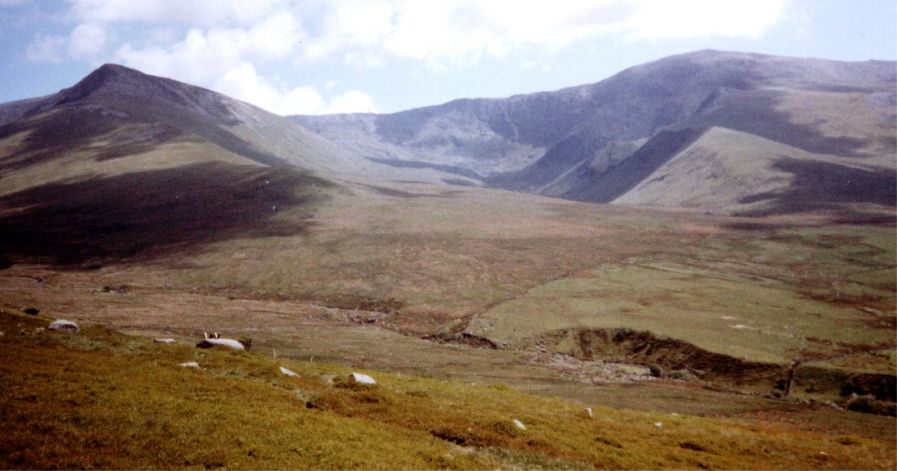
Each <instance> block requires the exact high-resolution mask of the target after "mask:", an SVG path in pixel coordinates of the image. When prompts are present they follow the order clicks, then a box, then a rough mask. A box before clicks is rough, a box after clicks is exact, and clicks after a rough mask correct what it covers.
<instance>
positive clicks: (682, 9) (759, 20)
mask: <svg viewBox="0 0 897 471" xmlns="http://www.w3.org/2000/svg"><path fill="white" fill-rule="evenodd" d="M787 3H788V2H786V1H782V0H751V1H750V2H723V1H719V0H677V1H675V2H671V1H668V0H643V1H642V2H639V3H638V11H637V13H636V14H635V15H633V17H632V18H631V19H630V20H629V22H627V29H629V31H628V35H629V37H630V38H633V39H686V38H703V37H712V36H718V37H742V38H759V37H760V36H762V35H763V33H765V32H766V31H767V30H768V29H769V28H771V27H772V26H774V25H776V24H777V23H778V22H779V21H780V20H782V18H783V17H784V14H785V7H786V6H787Z"/></svg>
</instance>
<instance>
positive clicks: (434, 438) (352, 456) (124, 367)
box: [0, 311, 894, 469]
mask: <svg viewBox="0 0 897 471" xmlns="http://www.w3.org/2000/svg"><path fill="white" fill-rule="evenodd" d="M47 321H48V320H47V319H44V318H40V317H26V316H24V315H22V314H16V313H10V312H8V311H6V312H3V313H0V326H2V327H0V328H2V330H3V331H4V332H5V333H6V332H8V333H7V334H6V335H4V336H3V337H0V344H2V346H3V348H2V349H0V352H2V353H0V356H2V357H3V361H2V362H0V371H2V375H3V377H4V378H5V384H4V388H3V389H2V392H0V403H2V404H4V407H2V408H0V411H2V412H0V422H2V425H3V430H4V434H3V436H2V438H0V447H2V449H3V453H2V454H0V462H2V466H3V467H4V468H9V469H19V468H27V469H31V468H42V467H49V468H148V467H153V468H154V467H161V468H169V469H173V468H194V467H207V468H211V467H227V468H254V469H256V468H300V469H322V468H326V469H332V468H338V469H347V468H366V469H409V468H414V469H419V468H427V469H432V468H450V469H482V468H496V467H497V468H514V469H516V468H520V467H524V468H534V467H545V468H551V469H567V468H576V469H583V468H707V467H721V468H739V469H753V468H756V469H778V468H785V469H794V468H832V469H850V468H863V469H871V468H882V469H889V468H893V466H894V454H893V449H892V448H891V446H892V445H890V444H887V443H884V442H880V441H877V440H874V439H868V438H860V437H857V436H844V435H841V436H831V435H821V434H814V433H808V432H802V431H798V430H796V429H792V428H789V427H787V426H781V425H779V426H773V425H753V426H751V425H746V424H743V423H737V422H731V421H725V420H719V419H707V418H698V417H689V416H671V415H666V414H649V413H638V412H628V411H617V410H613V409H607V408H602V407H594V408H593V410H592V413H593V414H592V415H593V416H592V417H589V415H588V414H587V413H586V411H585V410H584V405H581V404H573V403H570V402H565V401H562V400H556V399H555V400H553V399H545V398H538V397H534V396H529V395H525V394H522V393H518V392H516V391H514V390H512V389H510V388H507V387H502V386H493V387H483V386H469V385H465V384H459V383H451V382H440V381H434V380H427V379H421V378H416V377H413V376H400V375H391V374H386V373H379V372H370V371H369V372H368V373H370V374H372V375H373V376H375V377H376V379H377V380H378V383H377V384H376V385H374V386H362V385H353V384H350V383H348V382H347V381H346V379H345V378H346V376H347V375H348V373H349V370H346V369H344V368H339V367H332V366H328V365H322V364H318V363H300V362H294V361H288V360H280V361H275V360H272V359H270V358H269V357H267V356H263V355H261V354H252V353H246V352H224V351H201V350H197V349H195V348H193V347H192V346H189V345H159V344H153V343H152V340H151V339H148V338H140V337H129V336H123V335H120V334H115V333H112V332H110V331H108V330H105V329H103V328H100V327H90V326H87V327H86V329H84V330H83V331H82V332H81V333H78V334H63V333H56V332H52V331H47V330H44V329H43V327H45V326H46V324H47ZM189 361H195V362H197V364H198V365H199V368H197V369H192V368H184V367H181V366H179V365H180V364H181V363H185V362H189ZM280 366H284V367H287V368H289V369H291V370H293V371H294V372H296V373H298V375H299V376H298V377H293V378H290V377H286V376H283V375H282V374H281V373H280V371H279V369H278V368H279V367H280ZM514 420H518V421H519V422H520V423H521V424H522V425H523V426H524V427H525V429H521V428H518V427H517V426H515V425H514V423H513V421H514Z"/></svg>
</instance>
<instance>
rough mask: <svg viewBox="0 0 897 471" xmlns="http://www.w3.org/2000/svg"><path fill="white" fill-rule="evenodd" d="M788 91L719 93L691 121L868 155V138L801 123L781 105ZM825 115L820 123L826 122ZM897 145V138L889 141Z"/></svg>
mask: <svg viewBox="0 0 897 471" xmlns="http://www.w3.org/2000/svg"><path fill="white" fill-rule="evenodd" d="M784 99H785V93H784V92H781V91H771V90H763V91H754V92H739V93H732V94H725V93H719V92H717V93H715V94H713V95H711V97H709V98H708V100H711V101H712V104H704V105H702V107H703V108H707V109H706V110H702V111H701V112H699V113H698V114H696V115H695V116H694V117H692V118H691V119H689V120H688V121H687V122H688V123H689V124H691V125H693V123H699V124H701V125H703V126H707V127H710V126H718V127H725V128H730V129H735V130H738V131H742V132H747V133H751V134H756V135H758V136H761V137H763V138H766V139H770V140H773V141H777V142H781V143H784V144H787V145H789V146H792V147H796V148H798V149H802V150H804V151H806V152H812V153H817V154H833V155H842V156H846V157H859V156H862V155H864V154H863V153H861V152H860V151H861V149H863V148H864V147H866V146H867V145H868V144H869V141H868V140H865V139H857V138H850V137H843V136H842V137H833V136H827V135H826V134H824V133H823V132H822V131H821V130H820V129H819V127H818V125H816V124H798V123H795V122H794V116H793V113H790V112H788V111H787V109H785V110H783V109H782V107H781V105H782V102H783V101H784ZM825 120H826V117H825V116H824V115H821V116H819V118H818V123H819V124H821V123H823V122H825ZM888 145H890V146H891V147H897V140H895V141H893V142H889V143H888Z"/></svg>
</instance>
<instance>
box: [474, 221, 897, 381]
mask: <svg viewBox="0 0 897 471" xmlns="http://www.w3.org/2000/svg"><path fill="white" fill-rule="evenodd" d="M893 241H894V237H893V234H892V231H891V230H889V229H885V228H854V227H833V228H825V229H821V228H805V229H799V230H784V231H781V232H780V233H776V232H772V233H764V234H758V235H754V236H752V237H750V238H748V237H745V236H744V235H741V234H727V235H725V236H722V237H708V238H706V239H704V240H703V241H701V243H700V244H696V246H695V247H694V248H693V249H692V250H691V253H675V252H672V251H669V252H665V253H664V252H660V253H655V254H652V255H651V256H640V257H633V258H630V259H628V260H626V261H625V262H624V263H614V264H605V265H602V266H599V267H598V268H595V269H593V270H589V271H584V272H580V273H578V274H577V275H576V276H571V277H565V278H562V279H559V280H554V281H550V282H548V283H546V284H543V285H540V286H537V287H534V288H532V289H531V290H529V291H528V292H527V293H526V295H524V296H521V297H518V298H515V299H511V300H509V301H506V302H503V303H500V304H498V305H496V306H494V307H492V308H491V309H489V310H488V311H486V312H485V313H483V314H482V315H480V316H478V317H477V318H476V319H475V320H474V322H473V323H472V325H471V331H472V332H473V333H476V334H478V335H483V336H487V337H489V338H492V339H495V340H498V341H501V342H504V343H506V344H512V345H517V344H522V343H525V341H526V340H527V339H531V338H534V337H536V336H538V335H540V334H543V333H545V332H550V331H552V330H555V329H560V328H615V327H627V328H632V329H638V330H649V331H652V332H654V333H657V334H660V335H665V336H669V337H673V338H677V339H681V340H685V341H688V342H691V343H693V344H695V345H697V346H699V347H701V348H704V349H706V350H710V351H713V352H718V353H723V354H727V355H730V356H733V357H736V358H743V359H747V360H752V361H762V362H770V363H780V364H787V363H788V362H790V361H792V360H798V359H799V360H804V359H809V358H817V357H826V356H830V355H835V354H838V353H844V349H847V351H862V350H864V349H868V350H869V351H870V352H877V353H874V354H868V355H862V354H861V355H858V356H859V357H861V358H863V360H862V361H853V362H850V361H848V360H844V359H842V360H839V362H840V364H841V365H847V366H848V369H853V370H856V371H873V372H883V373H892V372H893V371H894V370H895V368H897V365H895V363H894V361H893V356H892V355H881V354H880V351H882V350H884V351H887V350H888V348H885V347H886V346H887V347H890V348H891V349H892V348H893V345H894V328H893V323H892V322H889V321H888V318H891V319H893V317H894V315H895V314H894V312H893V310H892V309H893V304H894V293H895V288H894V252H893V251H894V249H893V247H892V246H891V245H893V244H888V242H893ZM889 306H890V308H889ZM874 312H878V313H879V314H871V313H874ZM851 358H852V357H851ZM835 363H837V362H835ZM850 365H852V366H850Z"/></svg>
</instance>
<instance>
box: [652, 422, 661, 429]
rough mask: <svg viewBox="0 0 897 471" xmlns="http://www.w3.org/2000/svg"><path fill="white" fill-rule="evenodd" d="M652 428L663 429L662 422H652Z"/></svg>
mask: <svg viewBox="0 0 897 471" xmlns="http://www.w3.org/2000/svg"><path fill="white" fill-rule="evenodd" d="M654 426H655V427H657V428H663V422H654Z"/></svg>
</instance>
